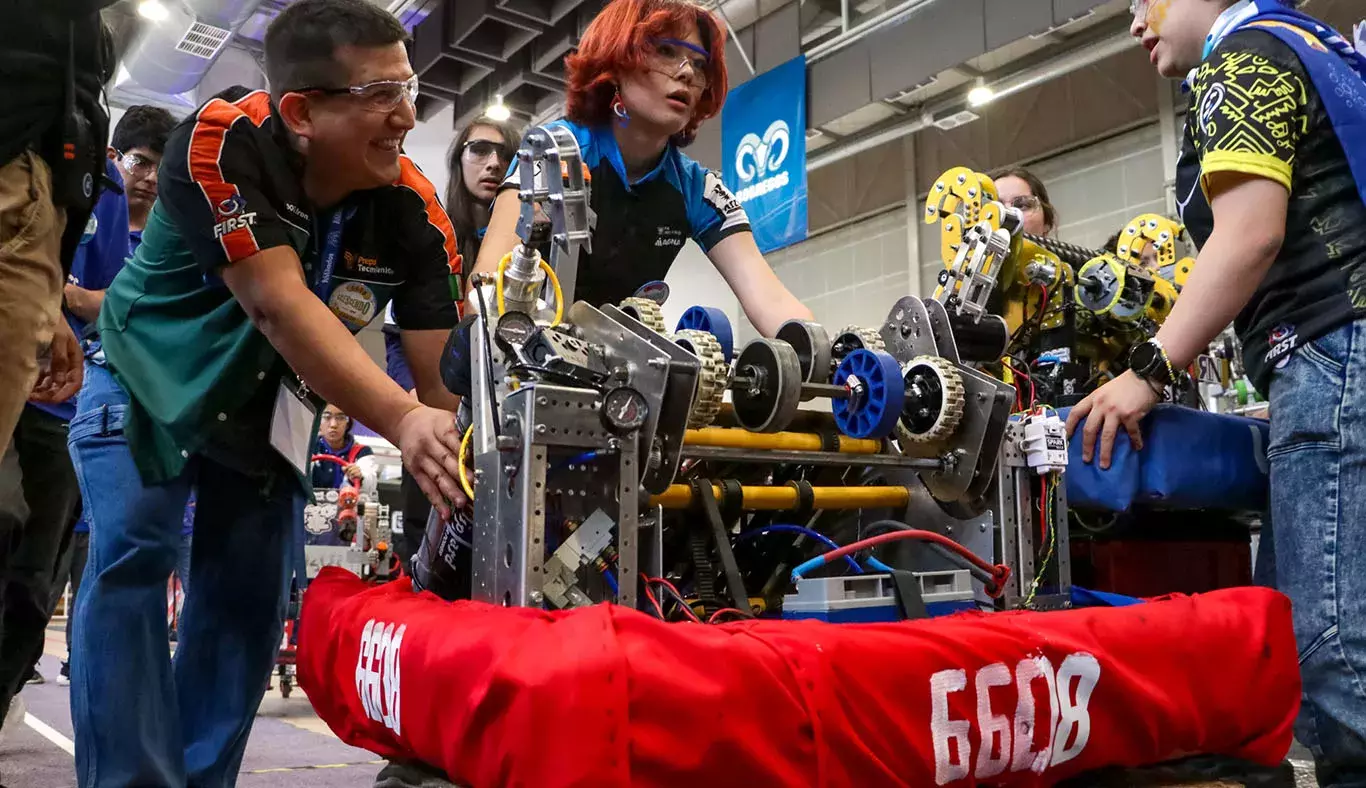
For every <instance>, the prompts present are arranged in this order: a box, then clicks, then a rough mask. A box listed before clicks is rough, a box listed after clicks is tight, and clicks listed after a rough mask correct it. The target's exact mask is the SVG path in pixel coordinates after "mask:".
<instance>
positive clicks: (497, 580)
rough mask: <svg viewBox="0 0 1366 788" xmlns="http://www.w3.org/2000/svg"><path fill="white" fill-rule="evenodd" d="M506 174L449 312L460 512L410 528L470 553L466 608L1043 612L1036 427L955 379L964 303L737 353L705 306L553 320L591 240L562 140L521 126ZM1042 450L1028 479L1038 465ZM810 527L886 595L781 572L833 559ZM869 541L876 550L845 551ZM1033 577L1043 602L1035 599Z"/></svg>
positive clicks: (987, 356)
mask: <svg viewBox="0 0 1366 788" xmlns="http://www.w3.org/2000/svg"><path fill="white" fill-rule="evenodd" d="M518 157H519V161H520V166H519V172H520V173H521V183H520V189H519V196H520V199H521V202H522V210H521V216H520V218H519V222H518V235H519V236H520V238H521V239H522V242H521V243H520V244H519V245H518V246H517V247H516V248H515V249H514V250H513V251H512V252H511V253H509V254H508V255H507V256H506V257H505V258H504V259H503V260H502V261H501V262H500V264H499V266H498V268H497V271H496V273H494V274H492V275H480V276H476V277H475V280H474V282H473V288H472V292H471V296H470V298H471V299H472V301H473V302H474V303H475V304H476V305H477V308H478V317H477V318H476V319H475V322H474V325H473V327H472V341H471V351H472V365H473V367H472V368H473V371H474V375H473V383H474V386H473V395H472V396H471V397H470V398H469V402H470V412H471V415H472V419H471V420H470V424H469V426H468V427H466V428H464V430H463V443H464V444H465V445H467V446H468V447H469V449H470V451H469V454H470V457H471V458H472V461H470V462H468V463H467V464H468V465H472V469H470V468H467V467H466V466H462V471H463V472H462V479H463V483H464V484H465V485H466V489H467V492H468V493H469V494H470V497H471V498H472V501H473V507H472V508H473V511H472V517H471V518H470V519H469V521H468V522H465V521H461V520H460V518H459V517H456V518H453V519H452V520H451V521H448V522H446V523H444V524H441V523H434V524H433V525H431V526H429V532H432V531H434V530H435V531H436V534H437V535H436V536H431V535H429V539H431V538H434V539H436V540H437V541H436V542H435V544H436V547H435V550H436V551H437V552H438V554H444V553H445V551H447V550H448V549H454V548H453V546H454V545H456V544H461V545H468V544H472V549H473V562H472V563H473V596H474V598H475V599H477V600H482V601H486V602H491V603H494V604H501V605H506V606H524V607H545V608H567V607H578V606H582V605H588V604H594V603H597V602H602V601H607V600H615V601H616V602H617V603H618V604H622V605H628V606H633V607H640V608H641V609H646V610H649V609H653V610H654V611H656V612H657V614H658V615H660V617H664V618H670V619H675V618H676V619H693V618H695V619H699V620H700V619H702V618H707V619H708V620H711V619H713V618H715V617H717V616H721V617H725V616H731V615H733V616H752V615H760V614H763V615H783V616H788V617H795V616H801V615H828V614H830V612H831V611H832V610H841V611H844V610H847V609H851V608H850V606H851V605H852V606H854V607H858V606H859V605H863V606H867V604H869V602H868V600H869V599H870V598H871V599H873V600H874V602H876V603H877V604H876V605H874V607H877V608H878V609H879V610H881V611H883V612H884V613H885V612H886V611H887V610H888V609H893V608H895V609H897V610H901V611H902V612H903V613H904V611H905V610H908V609H909V610H924V609H925V608H924V606H923V604H920V603H923V602H925V601H927V600H928V601H930V602H934V603H935V604H939V603H941V602H952V603H955V604H966V605H969V606H974V605H979V604H981V605H992V606H1004V607H1009V606H1019V605H1021V604H1023V603H1024V602H1025V600H1026V599H1028V600H1030V601H1031V606H1044V605H1045V603H1046V604H1052V605H1055V606H1063V605H1065V604H1066V596H1067V589H1068V586H1069V585H1070V580H1069V578H1068V575H1067V569H1066V563H1065V562H1064V561H1063V560H1058V561H1056V562H1055V563H1054V566H1053V568H1052V575H1050V577H1049V578H1048V579H1047V580H1046V581H1044V580H1043V579H1042V578H1041V577H1040V576H1038V575H1036V574H1035V573H1034V572H1033V567H1034V562H1035V560H1036V559H1039V558H1040V556H1043V555H1044V553H1045V551H1046V552H1047V554H1048V555H1049V556H1051V555H1052V554H1053V553H1054V552H1056V553H1057V554H1058V555H1059V556H1063V555H1065V554H1066V534H1065V530H1066V529H1065V528H1059V527H1056V523H1055V524H1054V527H1049V525H1048V524H1047V523H1044V524H1043V525H1044V527H1043V528H1042V529H1038V528H1036V527H1035V525H1034V520H1033V514H1034V513H1035V510H1036V508H1037V509H1039V510H1040V511H1039V517H1040V518H1041V519H1043V518H1047V517H1052V518H1054V519H1055V520H1056V519H1057V518H1058V517H1060V516H1061V515H1060V514H1059V513H1060V512H1062V511H1063V510H1064V509H1065V507H1060V506H1058V505H1053V506H1051V507H1050V506H1048V505H1043V506H1038V507H1036V505H1035V504H1034V498H1033V495H1034V494H1035V492H1039V494H1041V495H1042V494H1045V493H1046V494H1047V495H1048V496H1049V497H1050V500H1053V501H1057V502H1058V503H1061V498H1062V493H1061V492H1060V487H1059V485H1058V484H1057V483H1056V482H1057V477H1056V474H1057V473H1059V472H1060V470H1061V465H1062V464H1065V443H1064V444H1063V446H1064V452H1063V458H1064V459H1063V462H1062V463H1061V464H1059V463H1057V461H1056V460H1057V445H1056V440H1057V439H1059V437H1058V436H1061V422H1059V421H1058V420H1057V419H1056V417H1052V418H1051V420H1050V419H1049V418H1048V417H1046V416H1044V414H1034V415H1033V416H1031V418H1032V419H1033V420H1032V421H1029V423H1028V424H1026V423H1025V422H1026V421H1027V420H1026V419H1023V418H1018V417H1016V418H1015V419H1014V420H1012V410H1013V403H1014V400H1015V389H1014V388H1013V387H1012V386H1011V385H1009V384H1007V383H1006V382H1004V381H1002V380H1000V379H999V378H997V377H994V376H992V375H990V374H988V373H987V372H985V371H983V370H982V369H980V368H979V365H980V364H982V363H983V362H988V361H991V360H994V359H995V358H998V357H999V356H1000V355H1001V354H1002V353H1003V352H1004V351H1005V349H1006V343H1007V340H1008V339H1009V336H1008V332H1007V331H1006V323H1005V321H1004V320H1002V319H1001V318H999V317H994V316H991V315H987V314H985V313H983V312H981V311H977V310H975V309H974V308H973V306H972V305H975V304H977V303H978V300H977V299H976V298H975V297H973V298H968V297H959V298H956V299H955V298H948V297H945V296H943V294H942V293H941V294H937V296H936V297H935V298H928V299H921V298H917V297H911V296H907V297H905V298H901V299H899V300H898V301H896V302H895V304H893V305H892V307H891V308H890V310H889V312H888V314H887V318H886V320H885V321H884V322H883V323H882V325H881V326H879V327H877V328H871V327H857V326H853V327H848V328H845V329H844V330H841V331H839V332H837V333H836V334H835V335H834V337H833V338H832V337H831V335H830V332H828V331H827V330H826V329H825V328H824V327H823V326H820V325H818V324H815V323H811V322H805V321H791V322H789V323H787V324H785V325H784V326H782V328H781V329H780V330H779V331H778V332H777V335H776V336H775V337H774V338H772V339H768V338H761V339H755V340H753V341H751V342H749V343H748V344H746V345H745V346H744V347H741V348H737V347H736V346H735V343H734V332H733V331H732V328H731V326H730V324H729V322H728V320H727V319H726V317H725V314H724V313H723V312H722V311H720V310H717V309H714V308H710V307H706V306H696V307H692V308H690V309H688V310H687V311H686V312H685V313H684V314H683V316H682V318H681V319H680V320H679V321H678V323H677V324H676V325H675V326H674V328H673V331H668V330H667V326H666V324H665V321H664V318H663V315H662V312H661V310H660V304H659V302H658V301H656V300H653V299H652V298H650V297H647V295H637V296H636V297H633V298H629V299H626V300H625V301H623V302H621V303H619V304H615V305H603V306H602V307H600V308H599V307H595V306H593V305H591V304H588V303H585V302H575V301H574V282H575V279H576V270H575V269H576V265H577V257H578V255H577V251H578V249H579V248H581V247H582V248H586V247H587V246H588V245H589V244H591V233H590V231H589V227H590V224H591V219H592V215H591V211H590V210H589V208H588V198H589V184H588V182H587V180H586V178H584V177H583V174H582V173H583V169H582V161H581V158H580V153H579V150H578V147H577V144H576V143H575V141H574V139H573V137H572V135H569V134H568V133H566V132H564V131H563V130H561V129H558V128H553V127H545V128H534V129H532V130H531V131H529V132H528V133H527V135H526V137H525V139H524V141H523V144H522V146H521V150H520V151H519V153H518ZM557 171H558V172H560V173H561V176H562V177H561V178H553V177H552V178H545V177H539V178H538V177H537V175H536V173H538V172H541V173H554V172H557ZM993 205H994V204H993ZM988 210H999V206H997V207H995V208H992V207H990V206H988ZM1006 221H1009V218H1008V217H1007V218H1006ZM974 231H975V230H974ZM989 236H990V237H989V240H991V241H993V242H997V243H999V242H1000V241H1001V240H1004V238H1003V236H1001V235H999V234H996V233H995V231H994V230H993V231H992V232H991V233H990V234H989ZM546 245H548V246H549V250H550V251H549V259H548V260H547V259H545V258H544V257H542V254H541V251H540V248H541V247H543V246H546ZM989 251H990V253H991V254H992V255H995V257H993V258H992V259H993V260H995V259H998V258H1004V253H1003V252H1001V250H1000V249H999V248H998V247H996V246H992V247H990V250H989ZM983 254H986V253H985V252H984V253H983ZM979 256H980V255H979ZM990 275H991V270H990V267H989V266H985V265H980V264H979V265H977V266H976V267H975V268H973V269H971V270H965V271H964V277H965V280H971V281H973V282H986V281H987V280H988V278H989V277H990ZM974 277H976V278H974ZM1063 440H1065V439H1063ZM1047 446H1052V452H1053V454H1052V456H1053V463H1052V464H1051V465H1050V464H1047V463H1044V462H1042V461H1040V460H1039V458H1040V457H1043V456H1044V455H1045V454H1047V449H1046V447H1047ZM461 461H462V463H463V462H466V460H465V457H464V453H463V452H462V456H461ZM1040 473H1051V474H1054V476H1053V477H1052V483H1051V485H1050V484H1049V483H1045V484H1043V485H1041V486H1040V487H1039V488H1038V490H1036V488H1035V485H1034V484H1032V483H1028V480H1030V479H1033V478H1035V477H1036V476H1039V474H1040ZM1040 478H1042V477H1040ZM1001 479H1004V482H1003V483H1001V484H997V482H998V480H1001ZM926 507H928V511H931V512H932V515H931V516H930V517H929V518H928V519H922V520H921V521H923V522H930V521H933V522H935V523H938V524H940V525H938V526H936V527H937V529H938V530H936V531H933V532H927V531H925V530H923V529H912V528H910V527H909V526H907V525H906V524H905V523H903V522H901V521H902V520H907V519H910V517H911V516H912V515H913V514H914V512H913V511H912V510H913V509H914V510H916V511H920V510H922V509H925V508H926ZM996 511H999V512H1002V513H1004V514H1003V516H1000V517H998V516H997V515H996ZM780 512H786V513H788V514H786V515H784V516H783V518H782V519H783V520H784V522H779V521H778V518H777V513H780ZM868 518H872V519H875V520H879V521H880V522H878V523H873V524H872V525H867V526H865V524H864V522H863V521H864V520H865V519H868ZM787 521H797V522H800V523H803V524H802V525H793V524H790V523H789V522H787ZM965 523H967V524H970V525H971V528H968V527H967V525H965ZM817 524H819V526H820V529H819V530H818V529H817V528H814V527H812V526H813V525H817ZM955 524H958V525H957V526H955ZM988 524H990V525H988ZM874 526H877V528H876V529H875V528H874ZM979 526H980V528H979ZM955 527H958V528H961V529H962V531H961V532H960V534H961V535H963V536H966V535H967V532H968V531H971V533H972V535H973V541H972V543H971V544H969V543H968V540H967V539H959V538H957V537H956V536H955V535H954V531H955ZM822 531H824V532H825V533H833V534H839V535H841V536H850V537H852V541H853V542H854V544H847V545H846V546H845V547H844V548H841V549H845V550H851V549H853V548H855V547H858V548H859V549H857V550H854V555H851V556H849V560H848V561H847V562H844V563H838V562H837V563H836V564H832V567H831V569H832V570H833V569H834V567H836V566H845V567H847V568H852V570H854V571H856V572H861V573H868V574H871V573H874V572H876V573H879V574H880V575H886V578H884V580H879V581H878V584H877V590H876V591H875V592H873V593H872V596H871V597H870V596H869V592H867V591H866V589H865V590H860V587H855V586H856V584H851V581H850V579H849V578H847V577H844V576H842V575H838V574H835V575H833V576H823V577H802V576H801V575H803V574H804V573H810V574H819V572H811V567H808V568H807V569H805V570H803V571H802V572H797V571H796V570H797V569H801V568H802V567H806V566H807V565H808V564H811V562H812V561H815V560H817V559H810V560H807V561H805V562H803V561H802V560H801V559H802V558H806V557H807V553H809V548H810V547H811V546H812V545H813V544H815V543H817V542H820V543H821V544H826V545H827V546H834V547H837V548H839V544H838V543H836V542H835V541H833V540H832V539H830V538H829V537H828V536H826V535H825V533H822ZM874 531H882V532H885V533H879V534H877V535H876V536H872V537H869V538H867V539H862V538H861V537H866V536H868V534H870V533H872V532H874ZM1036 531H1037V532H1039V533H1040V534H1042V533H1047V532H1051V533H1052V541H1051V542H1050V543H1049V544H1048V545H1047V546H1045V545H1044V544H1043V543H1042V541H1040V540H1042V538H1043V537H1042V535H1040V536H1039V537H1038V540H1036ZM893 532H895V533H893ZM794 534H795V536H794ZM470 536H472V537H473V538H472V539H470V538H469V537H470ZM845 541H846V542H848V541H850V540H849V539H846V540H845ZM865 541H872V542H874V543H875V544H878V545H881V544H883V543H886V542H893V541H895V542H902V541H908V542H915V543H917V544H919V545H920V546H921V547H923V549H922V550H920V551H919V552H915V551H911V552H913V553H914V554H913V555H909V556H907V555H904V553H906V552H907V551H906V550H900V551H896V550H890V549H889V550H888V551H886V555H885V558H886V561H884V560H883V559H881V558H878V557H877V556H875V555H872V554H871V552H869V551H868V550H864V549H862V547H861V545H862V543H863V542H865ZM429 544H430V543H429ZM905 546H906V545H902V547H905ZM893 547H895V546H893ZM880 549H881V548H880ZM893 552H896V553H897V554H896V555H893V554H892V553H893ZM856 559H857V560H856ZM1042 560H1043V562H1044V563H1045V564H1047V562H1048V558H1047V557H1044V558H1043V559H1042ZM860 561H861V562H862V563H860ZM887 561H890V562H892V564H896V566H895V567H894V566H892V565H891V564H889V563H887ZM922 564H923V566H922ZM1031 579H1032V580H1033V585H1032V586H1031V585H1030V581H1031ZM894 580H895V582H893V581H894ZM1041 582H1045V583H1046V585H1047V586H1048V588H1049V589H1051V591H1050V593H1046V594H1043V595H1037V593H1036V592H1038V591H1039V589H1040V583H1041ZM794 584H795V585H796V591H795V593H788V592H790V591H792V590H793V585H794ZM680 589H681V590H680ZM666 593H667V596H666ZM1036 596H1038V602H1037V604H1035V603H1034V599H1035V597H1036ZM1045 598H1046V599H1045ZM908 599H909V600H913V601H912V602H906V600H908ZM813 600H815V601H813ZM915 600H918V601H915ZM813 611H814V612H813ZM865 620H866V619H865Z"/></svg>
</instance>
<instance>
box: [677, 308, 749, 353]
mask: <svg viewBox="0 0 1366 788" xmlns="http://www.w3.org/2000/svg"><path fill="white" fill-rule="evenodd" d="M685 328H691V329H693V330H696V331H705V332H707V333H708V334H711V335H712V336H714V337H716V341H717V342H719V343H720V344H721V354H722V355H724V356H725V357H726V363H727V364H729V363H730V360H731V356H732V355H734V353H735V332H734V331H732V330H731V327H730V318H728V317H726V313H725V312H722V311H721V310H720V309H717V308H716V307H714V306H694V307H688V311H686V312H684V313H683V316H682V317H680V318H679V319H678V325H677V326H675V327H674V331H682V330H683V329H685Z"/></svg>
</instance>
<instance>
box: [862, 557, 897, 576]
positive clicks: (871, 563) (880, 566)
mask: <svg viewBox="0 0 1366 788" xmlns="http://www.w3.org/2000/svg"><path fill="white" fill-rule="evenodd" d="M866 563H867V564H868V568H869V569H874V570H876V571H878V572H886V573H887V574H891V573H892V572H895V571H896V570H895V569H893V568H891V567H890V566H887V565H886V564H884V563H882V562H881V561H879V560H877V559H876V558H874V557H872V556H871V555H870V556H868V560H867V561H866Z"/></svg>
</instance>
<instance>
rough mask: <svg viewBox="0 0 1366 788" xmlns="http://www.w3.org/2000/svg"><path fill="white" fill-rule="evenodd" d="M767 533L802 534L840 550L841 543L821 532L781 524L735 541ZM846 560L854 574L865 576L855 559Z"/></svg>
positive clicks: (751, 533) (760, 529)
mask: <svg viewBox="0 0 1366 788" xmlns="http://www.w3.org/2000/svg"><path fill="white" fill-rule="evenodd" d="M766 531H775V532H778V533H795V534H801V535H802V536H808V537H810V538H812V539H815V540H816V541H817V542H820V543H821V544H823V545H825V546H826V547H829V548H830V549H831V550H838V549H840V546H839V543H838V542H836V541H835V540H833V539H831V538H830V537H828V536H826V535H825V534H823V533H821V532H819V531H814V530H812V529H810V528H806V527H804V526H800V525H781V524H775V525H765V526H764V527H762V528H755V529H754V530H752V531H745V532H744V533H742V534H740V535H739V536H737V537H735V541H737V542H740V541H743V540H745V539H749V538H751V537H755V536H759V535H761V534H763V533H765V532H766ZM844 560H845V562H846V563H848V564H849V567H850V568H851V569H853V570H854V572H856V573H858V574H863V567H861V566H859V565H858V562H857V561H855V560H854V559H853V558H851V557H849V556H845V559H844Z"/></svg>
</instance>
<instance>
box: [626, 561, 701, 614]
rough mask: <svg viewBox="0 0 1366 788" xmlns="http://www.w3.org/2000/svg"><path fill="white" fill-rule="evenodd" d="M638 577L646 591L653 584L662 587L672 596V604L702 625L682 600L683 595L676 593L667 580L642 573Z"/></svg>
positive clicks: (675, 589)
mask: <svg viewBox="0 0 1366 788" xmlns="http://www.w3.org/2000/svg"><path fill="white" fill-rule="evenodd" d="M640 577H641V579H643V580H644V581H645V588H646V589H649V587H650V585H651V584H654V583H658V584H659V585H661V586H663V587H664V589H665V590H667V591H668V592H669V594H670V595H671V596H672V598H673V600H674V602H676V603H677V604H678V606H679V607H681V608H683V612H684V613H686V614H687V616H688V618H691V619H692V620H693V621H696V622H697V623H699V624H700V623H702V619H700V618H698V617H697V613H695V612H693V609H692V608H691V607H689V606H688V602H687V600H686V599H684V598H683V595H682V594H680V593H679V592H678V588H677V587H676V586H675V585H674V584H673V583H670V582H669V581H668V580H666V579H664V578H662V577H647V576H646V575H645V573H643V572H642V573H641V575H640Z"/></svg>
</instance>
